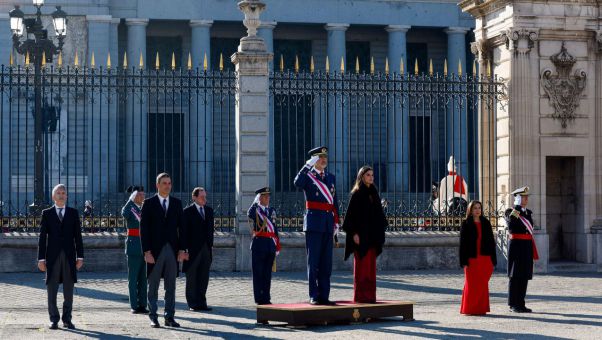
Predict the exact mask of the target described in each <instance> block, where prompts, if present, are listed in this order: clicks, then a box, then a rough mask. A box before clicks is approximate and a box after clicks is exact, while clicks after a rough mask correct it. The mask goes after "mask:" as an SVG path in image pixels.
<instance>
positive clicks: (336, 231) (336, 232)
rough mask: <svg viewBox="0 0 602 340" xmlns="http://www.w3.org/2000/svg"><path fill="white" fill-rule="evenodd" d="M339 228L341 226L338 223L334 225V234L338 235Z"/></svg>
mask: <svg viewBox="0 0 602 340" xmlns="http://www.w3.org/2000/svg"><path fill="white" fill-rule="evenodd" d="M339 230H341V226H340V225H339V224H338V223H335V225H334V234H335V235H339Z"/></svg>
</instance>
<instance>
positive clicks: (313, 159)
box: [305, 156, 320, 166]
mask: <svg viewBox="0 0 602 340" xmlns="http://www.w3.org/2000/svg"><path fill="white" fill-rule="evenodd" d="M318 159H320V156H311V158H310V159H308V160H307V162H305V164H307V165H309V166H314V165H316V163H317V162H318Z"/></svg>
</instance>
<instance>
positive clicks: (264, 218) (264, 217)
mask: <svg viewBox="0 0 602 340" xmlns="http://www.w3.org/2000/svg"><path fill="white" fill-rule="evenodd" d="M255 213H256V214H257V216H259V219H260V220H261V221H262V222H265V224H266V226H267V227H268V230H269V232H265V231H259V232H256V233H255V234H254V235H255V236H257V237H270V238H271V239H272V241H274V245H275V246H276V255H278V253H280V248H281V246H280V238H279V237H278V236H277V235H276V228H275V227H274V225H273V224H272V221H270V219H269V218H268V216H267V215H264V214H263V212H262V211H261V208H260V207H259V206H258V207H257V209H256V210H255Z"/></svg>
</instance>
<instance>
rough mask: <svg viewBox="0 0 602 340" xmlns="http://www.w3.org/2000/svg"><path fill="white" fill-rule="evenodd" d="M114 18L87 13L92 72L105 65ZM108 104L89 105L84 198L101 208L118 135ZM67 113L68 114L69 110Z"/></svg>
mask: <svg viewBox="0 0 602 340" xmlns="http://www.w3.org/2000/svg"><path fill="white" fill-rule="evenodd" d="M112 19H113V18H112V17H111V16H110V15H87V16H86V21H87V22H88V49H87V51H88V55H87V57H86V60H85V61H84V62H83V63H82V64H84V65H88V67H91V66H92V65H91V62H92V56H94V60H95V61H94V63H95V69H94V71H93V72H100V70H99V67H106V62H107V58H106V56H107V53H109V50H110V29H111V21H112ZM102 56H104V58H103V57H102ZM104 90H105V89H103V91H104ZM105 103H106V102H105V101H104V100H102V99H101V100H96V101H94V102H90V101H88V104H87V107H86V110H87V115H86V116H87V117H86V125H87V149H88V158H87V161H88V164H87V169H88V171H87V179H88V181H87V187H88V190H87V196H86V197H84V198H85V199H89V200H91V201H92V202H93V205H94V206H95V207H98V208H100V205H101V203H102V202H100V201H99V200H100V197H101V195H102V194H103V193H107V192H108V191H109V187H108V180H109V157H108V156H109V155H108V152H109V149H108V147H109V145H110V144H112V143H115V142H116V140H115V138H112V132H113V131H114V130H112V129H110V126H109V114H108V113H109V112H108V109H109V107H107V106H106V105H105ZM66 113H67V115H69V112H66ZM113 162H115V160H113ZM51 174H52V175H51V176H52V177H51V179H50V183H48V185H49V186H50V187H51V188H52V186H53V185H54V183H56V182H57V181H58V173H57V172H54V171H53V172H51ZM55 177H56V178H55Z"/></svg>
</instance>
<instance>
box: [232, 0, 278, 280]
mask: <svg viewBox="0 0 602 340" xmlns="http://www.w3.org/2000/svg"><path fill="white" fill-rule="evenodd" d="M239 8H240V9H241V10H242V11H243V12H244V13H245V20H244V21H243V23H244V24H245V26H246V27H247V29H248V35H247V36H246V37H244V38H242V39H241V40H240V45H239V47H238V52H236V53H235V54H234V55H232V63H234V65H235V67H236V75H237V79H236V88H237V91H236V118H235V124H236V128H235V129H236V174H235V176H236V222H235V223H236V224H235V230H236V233H237V242H236V270H238V271H242V270H245V271H247V270H249V269H250V268H251V261H250V259H251V256H250V250H249V244H250V235H249V221H248V218H247V209H248V208H249V206H251V203H252V202H253V198H254V197H255V190H256V189H257V188H258V187H261V186H266V185H268V182H269V177H268V171H269V140H270V130H269V128H268V127H269V108H268V103H269V101H268V97H269V93H268V89H269V86H268V84H269V72H268V65H269V62H270V60H271V59H272V58H273V55H272V54H271V53H268V52H267V51H266V46H265V43H264V41H263V39H262V38H261V37H258V36H257V35H256V30H257V27H258V26H259V24H260V22H259V14H260V13H261V12H262V11H263V9H264V8H265V5H264V4H263V3H261V2H259V1H249V0H245V1H242V2H240V3H239Z"/></svg>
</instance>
